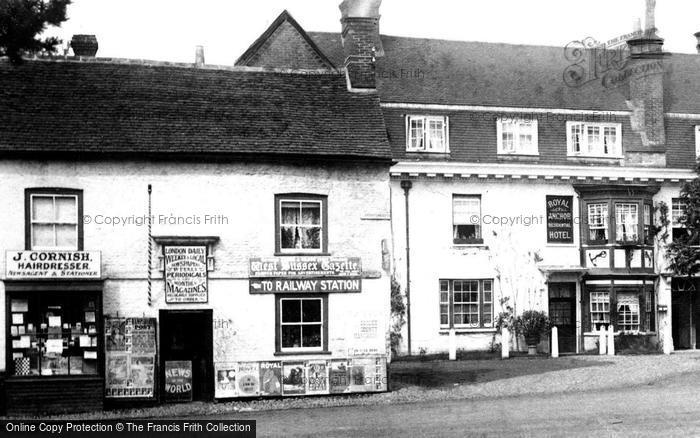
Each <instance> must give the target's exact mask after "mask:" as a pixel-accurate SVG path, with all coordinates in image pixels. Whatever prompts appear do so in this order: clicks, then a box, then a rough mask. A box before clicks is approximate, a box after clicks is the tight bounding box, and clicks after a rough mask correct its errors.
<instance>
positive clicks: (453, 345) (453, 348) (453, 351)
mask: <svg viewBox="0 0 700 438" xmlns="http://www.w3.org/2000/svg"><path fill="white" fill-rule="evenodd" d="M450 360H457V333H455V329H454V327H452V328H451V329H450Z"/></svg>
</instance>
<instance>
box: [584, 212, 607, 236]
mask: <svg viewBox="0 0 700 438" xmlns="http://www.w3.org/2000/svg"><path fill="white" fill-rule="evenodd" d="M588 240H589V241H605V242H607V240H608V204H607V203H606V204H603V203H594V204H588Z"/></svg>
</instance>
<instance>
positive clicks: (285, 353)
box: [274, 350, 333, 356]
mask: <svg viewBox="0 0 700 438" xmlns="http://www.w3.org/2000/svg"><path fill="white" fill-rule="evenodd" d="M331 354H333V353H331V352H330V351H328V350H323V351H276V352H275V353H274V355H275V356H313V355H324V356H327V355H331Z"/></svg>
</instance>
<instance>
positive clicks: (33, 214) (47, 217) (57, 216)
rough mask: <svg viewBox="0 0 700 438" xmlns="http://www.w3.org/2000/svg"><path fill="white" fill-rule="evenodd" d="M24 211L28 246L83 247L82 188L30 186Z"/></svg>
mask: <svg viewBox="0 0 700 438" xmlns="http://www.w3.org/2000/svg"><path fill="white" fill-rule="evenodd" d="M25 211H26V213H25V215H26V247H27V249H32V250H48V249H53V250H81V249H82V246H83V224H82V221H81V220H80V217H81V216H82V191H80V190H72V189H27V190H26V191H25Z"/></svg>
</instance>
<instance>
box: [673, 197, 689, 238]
mask: <svg viewBox="0 0 700 438" xmlns="http://www.w3.org/2000/svg"><path fill="white" fill-rule="evenodd" d="M684 215H685V202H684V201H683V200H682V199H681V198H673V199H672V200H671V237H672V239H673V241H674V242H678V241H679V240H680V239H681V238H682V237H684V236H686V235H687V232H686V230H685V226H683V224H682V222H681V220H682V218H683V216H684Z"/></svg>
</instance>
